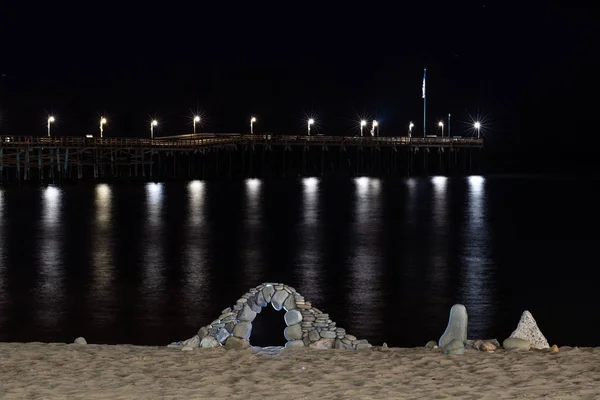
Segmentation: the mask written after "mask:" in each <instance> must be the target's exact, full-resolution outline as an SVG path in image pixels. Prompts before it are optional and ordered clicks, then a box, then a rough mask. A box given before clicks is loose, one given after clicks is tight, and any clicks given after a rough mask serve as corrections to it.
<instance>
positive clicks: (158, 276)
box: [141, 183, 167, 314]
mask: <svg viewBox="0 0 600 400" xmlns="http://www.w3.org/2000/svg"><path fill="white" fill-rule="evenodd" d="M164 186H165V185H164V184H163V183H147V184H146V207H145V208H146V223H145V227H144V231H143V232H144V234H143V235H142V238H141V240H142V243H143V245H142V251H143V265H142V288H141V289H142V293H143V295H144V298H143V301H144V302H145V304H146V309H145V312H146V313H147V314H152V313H153V312H155V310H156V309H158V308H159V305H160V304H161V303H163V302H165V301H166V300H167V299H166V298H165V294H164V293H163V292H164V289H165V276H164V270H165V269H166V268H167V266H166V265H165V262H164V255H163V250H164V244H165V241H166V236H165V235H166V234H167V233H166V232H164V229H163V228H164V223H165V221H164V218H163V208H164V205H165V204H164V190H165V189H164Z"/></svg>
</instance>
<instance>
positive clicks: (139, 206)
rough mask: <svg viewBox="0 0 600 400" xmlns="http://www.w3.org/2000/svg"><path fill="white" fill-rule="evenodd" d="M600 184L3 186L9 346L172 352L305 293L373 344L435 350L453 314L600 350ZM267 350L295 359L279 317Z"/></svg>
mask: <svg viewBox="0 0 600 400" xmlns="http://www.w3.org/2000/svg"><path fill="white" fill-rule="evenodd" d="M599 182H600V181H598V180H589V179H570V178H555V177H552V178H550V177H546V178H540V177H531V178H527V177H492V178H482V177H476V176H473V177H469V178H442V177H434V178H423V179H406V180H385V179H371V178H358V179H354V180H319V179H316V178H307V179H299V180H272V181H260V180H246V181H238V182H201V181H194V182H190V183H164V184H161V183H158V184H157V183H150V184H131V185H128V184H115V185H113V184H98V185H95V184H87V185H78V186H43V187H32V186H30V187H20V188H0V341H3V342H6V341H18V342H27V341H42V342H72V341H73V339H74V338H75V337H77V336H84V337H85V338H86V339H87V340H88V342H91V343H110V344H114V343H133V344H141V345H166V344H168V343H170V342H172V341H177V340H183V339H186V338H188V337H190V336H193V335H194V334H195V333H196V331H197V330H198V328H200V327H201V326H202V325H206V324H208V323H210V322H211V321H212V320H213V319H214V318H216V317H217V316H218V315H219V314H220V311H221V310H222V309H224V308H225V307H228V306H230V305H232V304H234V303H235V301H236V300H237V299H238V298H239V296H240V295H242V294H243V293H244V292H245V291H246V290H247V289H248V288H250V287H252V286H255V285H258V284H260V283H261V282H264V281H279V282H283V283H287V284H290V285H292V286H294V287H295V288H296V289H297V290H298V291H299V292H300V293H301V294H303V295H304V296H305V297H306V298H307V299H308V300H309V301H311V302H312V303H313V304H314V305H315V306H317V307H319V308H320V309H322V310H325V311H326V312H328V313H329V314H330V317H331V319H333V320H334V321H336V322H337V323H338V326H341V327H345V328H346V329H347V330H348V331H349V332H350V333H352V334H354V335H355V336H358V337H359V338H365V339H368V340H369V341H371V342H372V343H373V344H381V343H382V342H387V343H388V345H390V346H417V345H424V344H425V343H426V342H427V341H428V340H431V339H433V340H436V339H438V338H439V336H440V335H441V334H442V333H443V331H444V329H445V327H446V323H447V318H448V312H449V309H450V307H451V306H452V305H453V304H455V303H462V304H464V305H465V306H466V307H467V310H468V312H469V336H470V337H471V338H492V337H494V338H498V339H499V340H503V339H504V338H505V337H507V336H508V335H509V334H510V333H511V331H512V330H513V329H514V327H515V326H516V324H517V322H518V320H519V317H520V314H521V313H522V311H523V310H525V309H528V310H530V311H531V312H532V313H533V315H534V317H535V318H536V319H537V321H538V324H539V325H540V327H541V329H542V331H543V332H544V333H545V335H546V337H547V338H548V340H549V341H550V342H551V344H552V343H558V344H560V345H565V344H569V345H579V346H585V345H596V346H597V345H600V339H599V332H598V330H597V327H598V326H600V313H598V305H599V304H600V300H599V293H600V290H599V289H598V287H599V285H600V279H599V278H600V272H599V270H600V267H599V263H598V251H599V249H600V233H599V229H600V211H599V209H600V207H599V205H600V191H598V190H597V186H598V183H599ZM254 326H255V329H254V330H253V334H252V337H251V342H252V343H253V344H256V345H282V344H283V343H284V342H285V339H284V338H283V328H284V326H285V325H284V322H283V313H278V312H276V311H274V310H272V309H265V310H264V311H263V312H262V313H261V314H260V315H258V317H257V319H256V320H255V324H254Z"/></svg>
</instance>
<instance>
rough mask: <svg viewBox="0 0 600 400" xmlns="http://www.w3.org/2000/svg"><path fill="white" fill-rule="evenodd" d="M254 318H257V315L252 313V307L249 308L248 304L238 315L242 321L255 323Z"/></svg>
mask: <svg viewBox="0 0 600 400" xmlns="http://www.w3.org/2000/svg"><path fill="white" fill-rule="evenodd" d="M254 318H256V313H255V312H254V311H252V309H251V308H250V307H248V304H246V305H244V308H242V311H240V313H239V315H238V319H239V320H240V321H249V322H252V321H254Z"/></svg>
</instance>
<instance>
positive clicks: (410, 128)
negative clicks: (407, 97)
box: [408, 121, 415, 137]
mask: <svg viewBox="0 0 600 400" xmlns="http://www.w3.org/2000/svg"><path fill="white" fill-rule="evenodd" d="M414 127H415V124H413V122H412V121H410V123H409V124H408V137H411V136H412V128H414Z"/></svg>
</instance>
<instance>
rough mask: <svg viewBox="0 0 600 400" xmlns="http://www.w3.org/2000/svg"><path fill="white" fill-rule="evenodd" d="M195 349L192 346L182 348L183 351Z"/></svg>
mask: <svg viewBox="0 0 600 400" xmlns="http://www.w3.org/2000/svg"><path fill="white" fill-rule="evenodd" d="M193 350H194V348H193V347H192V346H183V347H182V348H181V351H193Z"/></svg>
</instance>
